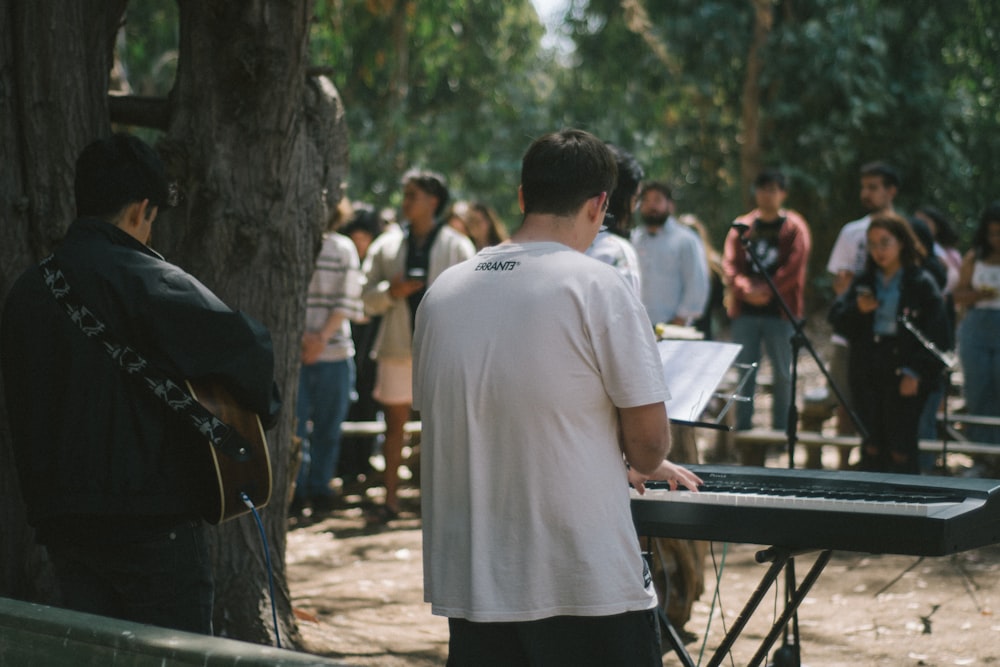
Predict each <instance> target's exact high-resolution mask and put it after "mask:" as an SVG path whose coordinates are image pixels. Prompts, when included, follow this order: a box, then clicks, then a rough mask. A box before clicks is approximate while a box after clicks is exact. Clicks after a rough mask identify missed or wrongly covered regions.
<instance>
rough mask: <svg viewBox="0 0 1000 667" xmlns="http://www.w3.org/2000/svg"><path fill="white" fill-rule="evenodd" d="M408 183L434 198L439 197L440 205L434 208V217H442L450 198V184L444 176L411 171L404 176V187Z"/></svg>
mask: <svg viewBox="0 0 1000 667" xmlns="http://www.w3.org/2000/svg"><path fill="white" fill-rule="evenodd" d="M407 183H413V184H414V185H416V186H417V187H418V188H420V189H421V190H423V191H424V192H426V193H427V194H429V195H431V196H432V197H437V200H438V203H437V206H436V207H435V208H434V217H438V216H439V215H441V212H442V211H444V207H445V206H447V205H448V198H449V197H450V195H449V193H448V184H447V181H445V179H444V176H442V175H441V174H439V173H437V172H436V171H428V170H426V169H410V170H408V171H407V172H406V173H405V174H403V185H406V184H407Z"/></svg>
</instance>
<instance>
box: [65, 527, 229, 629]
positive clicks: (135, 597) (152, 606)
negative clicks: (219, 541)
mask: <svg viewBox="0 0 1000 667" xmlns="http://www.w3.org/2000/svg"><path fill="white" fill-rule="evenodd" d="M48 550H49V555H50V556H51V558H52V563H53V565H54V566H55V573H56V578H57V579H58V581H59V586H60V588H61V589H62V596H63V606H64V607H66V608H67V609H73V610H76V611H82V612H86V613H88V614H99V615H101V616H111V617H114V618H120V619H124V620H128V621H135V622H138V623H148V624H150V625H158V626H161V627H164V628H173V629H176V630H186V631H188V632H198V633H202V634H206V635H211V634H212V603H213V597H214V594H213V585H212V568H211V562H210V560H209V553H208V545H207V543H206V542H205V537H204V535H203V534H202V526H201V525H200V522H196V521H190V522H185V523H183V524H181V525H179V526H176V527H175V528H172V529H168V530H164V531H162V532H160V533H158V534H156V535H153V536H149V537H146V538H145V539H142V540H141V541H131V542H125V543H115V544H107V543H101V544H73V545H58V546H56V545H52V546H49V547H48Z"/></svg>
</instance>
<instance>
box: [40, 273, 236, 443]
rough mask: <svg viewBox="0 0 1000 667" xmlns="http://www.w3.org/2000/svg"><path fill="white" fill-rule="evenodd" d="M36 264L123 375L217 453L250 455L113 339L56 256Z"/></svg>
mask: <svg viewBox="0 0 1000 667" xmlns="http://www.w3.org/2000/svg"><path fill="white" fill-rule="evenodd" d="M38 266H39V268H40V269H41V271H42V276H43V277H44V278H45V284H46V285H47V286H48V287H49V289H50V290H51V291H52V296H54V297H55V299H56V301H57V302H58V303H59V304H61V305H62V306H63V308H65V309H66V313H67V314H68V315H69V318H70V319H71V320H72V321H73V322H75V323H76V324H77V325H78V326H79V327H80V330H81V331H82V332H83V334H84V335H85V336H87V337H88V338H91V339H94V340H96V341H97V342H98V343H100V344H101V346H102V347H103V348H104V350H105V351H106V352H107V353H108V356H110V357H111V360H112V362H114V364H115V365H116V366H117V367H118V368H119V369H121V371H122V372H124V373H125V375H126V376H128V377H129V378H131V379H133V380H134V381H136V382H138V383H139V384H141V385H142V386H143V387H145V388H146V389H148V390H149V391H150V392H151V393H152V394H153V396H155V397H156V398H157V400H159V401H162V402H163V403H164V404H165V405H166V406H167V407H168V408H170V410H172V411H173V412H174V413H175V414H177V415H178V416H180V417H181V418H182V420H183V421H184V422H185V423H187V424H189V425H190V426H192V427H193V428H194V429H195V431H197V432H198V434H199V435H201V436H203V437H205V438H208V440H209V441H210V442H211V443H212V445H213V446H214V447H215V448H216V449H217V450H218V451H219V452H222V453H223V454H225V455H226V456H228V457H230V458H232V459H235V460H236V461H241V462H242V461H246V460H248V459H249V458H250V446H249V443H247V442H246V441H245V440H244V438H243V436H241V435H240V434H239V433H237V432H236V429H234V428H232V427H230V426H229V425H228V424H226V423H225V422H224V421H222V420H220V419H219V418H218V417H216V416H215V415H213V414H212V413H211V412H209V411H208V409H207V408H205V407H204V406H203V405H202V404H201V403H199V402H198V401H197V400H195V399H194V397H193V396H191V394H190V393H189V392H188V391H186V390H185V389H184V388H183V387H181V386H180V385H178V384H177V383H176V382H174V381H173V380H171V379H170V378H168V377H167V376H166V375H164V374H163V373H162V372H161V371H159V370H158V369H156V367H154V366H153V365H152V364H150V363H149V362H148V361H147V360H146V358H145V357H143V356H142V354H140V353H139V352H138V351H136V350H134V349H133V348H131V347H129V346H127V345H124V344H122V343H120V342H119V341H118V340H117V339H115V337H114V336H113V335H112V334H111V332H110V331H109V330H108V327H107V326H106V325H105V324H104V322H102V321H101V320H100V319H99V318H98V317H97V316H96V315H94V313H93V312H91V311H90V310H89V309H88V308H87V307H86V306H85V305H83V304H82V303H80V301H79V300H78V299H77V298H76V294H75V293H73V292H71V291H70V287H69V283H68V282H67V281H66V276H65V275H64V274H63V272H62V270H61V269H60V268H59V265H58V263H57V262H56V258H55V255H49V256H48V257H46V258H45V259H43V260H42V261H41V262H40V263H39V265H38Z"/></svg>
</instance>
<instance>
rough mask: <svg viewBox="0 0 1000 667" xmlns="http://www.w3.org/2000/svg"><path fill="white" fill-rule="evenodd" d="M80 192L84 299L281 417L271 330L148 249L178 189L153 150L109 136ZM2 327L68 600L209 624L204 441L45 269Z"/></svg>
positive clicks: (45, 537) (27, 448) (33, 500)
mask: <svg viewBox="0 0 1000 667" xmlns="http://www.w3.org/2000/svg"><path fill="white" fill-rule="evenodd" d="M74 190H75V195H76V209H77V215H78V218H77V219H76V220H75V221H74V222H73V223H72V224H71V226H70V227H69V230H68V232H67V234H66V237H65V238H64V239H63V241H62V242H61V244H60V245H59V247H58V249H57V250H56V251H55V260H56V264H57V265H58V268H59V269H60V270H61V271H62V273H63V275H64V276H65V279H66V283H67V284H68V285H69V287H70V290H71V292H72V293H73V294H74V296H75V298H76V299H77V300H78V301H79V302H80V303H81V304H83V305H85V306H86V307H87V308H88V309H89V310H90V311H92V312H93V313H94V314H95V315H96V317H97V318H98V319H99V320H100V321H102V322H103V323H104V324H105V325H106V326H107V328H108V329H109V330H110V331H111V332H113V334H114V337H115V338H116V339H117V340H119V341H120V342H121V343H123V344H125V345H128V346H130V347H132V348H135V349H136V350H138V351H139V352H140V353H141V354H142V355H144V356H145V357H146V359H147V360H148V361H149V362H150V363H151V364H152V365H154V366H156V367H157V368H158V369H159V370H161V371H162V372H163V373H165V374H166V375H167V376H168V377H171V378H177V379H179V380H184V379H192V380H199V379H205V378H211V379H212V380H214V381H217V382H218V383H220V384H221V385H222V386H223V387H224V388H225V389H227V390H228V391H229V392H230V393H232V395H233V396H234V397H235V398H236V400H237V401H238V402H240V403H241V404H242V405H244V406H245V407H246V408H248V409H251V410H253V411H254V412H256V413H257V414H258V415H259V416H260V417H261V419H262V420H263V422H264V423H265V426H270V425H272V424H273V423H274V421H275V418H276V416H277V412H278V408H279V406H280V399H279V398H278V393H277V389H276V385H275V384H274V378H273V375H274V358H273V350H272V346H271V338H270V334H269V333H268V331H267V330H266V329H265V328H264V327H263V326H262V325H261V324H259V323H258V322H256V321H254V320H252V319H250V318H249V317H247V316H246V315H244V314H243V313H240V312H236V311H233V310H232V309H230V308H229V307H228V306H226V305H225V304H224V303H222V301H220V300H219V299H218V297H216V296H215V295H214V294H212V292H210V291H209V290H208V289H207V288H206V287H205V286H204V285H202V284H201V283H200V282H198V281H197V280H196V279H195V278H193V277H192V276H190V275H188V274H187V273H185V272H184V271H182V270H181V269H180V268H178V267H177V266H174V265H173V264H170V263H169V262H167V261H165V260H164V259H163V257H162V256H160V255H159V254H158V253H156V252H155V251H153V250H152V249H150V248H149V247H148V246H147V243H148V242H149V238H150V233H151V229H152V225H153V222H154V220H155V219H156V216H157V212H158V211H159V210H160V208H162V207H165V206H169V205H170V199H171V197H170V188H169V186H168V183H167V179H166V175H165V170H164V166H163V163H162V162H161V161H160V159H159V157H158V156H157V154H156V153H155V152H154V151H153V149H152V148H151V147H150V146H148V145H147V144H145V143H143V142H142V141H141V140H139V139H137V138H135V137H132V136H128V135H124V134H118V135H114V136H111V137H108V138H105V139H101V140H98V141H95V142H94V143H92V144H90V145H89V146H87V147H86V148H85V149H84V150H83V152H82V153H81V154H80V156H79V158H78V160H77V163H76V179H75V187H74ZM0 334H2V337H0V364H2V371H3V379H4V393H5V397H6V404H7V411H8V415H9V419H10V425H11V432H12V436H13V445H14V456H15V461H16V464H17V470H18V475H19V479H20V485H21V491H22V494H23V496H24V501H25V505H26V509H27V513H28V520H29V522H30V523H31V524H32V525H33V526H34V528H35V529H36V539H37V541H38V542H39V543H40V544H44V545H45V546H46V547H47V549H48V552H49V555H50V557H51V560H52V563H53V565H54V569H55V574H56V578H57V581H58V583H59V587H60V589H61V593H62V605H63V606H65V607H67V608H69V609H75V610H78V611H84V612H89V613H95V614H101V615H105V616H113V617H117V618H122V619H127V620H131V621H138V622H141V623H149V624H153V625H159V626H163V627H169V628H176V629H179V630H187V631H193V632H201V633H205V634H211V633H212V604H213V582H212V572H211V564H210V559H209V552H208V549H207V546H206V542H205V539H204V535H203V533H202V531H203V527H204V523H203V521H202V520H201V518H200V516H201V512H200V509H201V506H200V503H199V494H202V495H203V494H204V490H205V488H208V487H207V486H206V483H207V482H208V481H211V480H210V479H206V477H207V476H210V475H211V474H212V472H213V471H211V470H209V469H207V466H206V465H205V461H206V460H207V459H206V448H207V447H208V445H207V441H206V440H205V438H204V437H202V436H200V435H198V434H197V433H196V432H194V431H193V430H192V429H190V428H189V427H188V426H187V425H186V424H184V423H183V421H182V420H181V419H180V418H179V416H178V415H177V414H176V413H174V412H173V411H171V410H170V409H169V408H168V407H167V405H166V404H165V403H163V402H162V401H159V400H158V399H157V398H156V397H155V396H154V395H153V394H152V393H151V392H150V391H147V390H146V389H145V388H143V387H142V386H141V385H140V384H139V383H137V382H135V381H134V380H133V379H131V378H129V377H128V376H126V374H125V373H124V372H123V371H122V370H121V369H120V368H119V367H117V366H116V365H115V364H114V362H113V361H112V360H111V358H110V357H109V356H108V354H107V352H106V351H105V349H104V347H103V345H102V344H101V343H100V342H98V341H96V340H93V339H88V336H86V335H85V334H84V332H83V331H81V328H80V326H79V324H78V323H77V322H75V321H74V320H73V319H71V318H70V317H69V316H68V314H67V312H66V310H65V307H64V306H63V305H62V304H61V303H60V302H58V301H57V300H56V298H55V297H54V295H53V292H52V291H51V290H50V288H49V286H47V284H46V283H45V281H44V279H43V277H42V272H41V270H40V268H39V267H38V266H34V267H31V268H29V269H28V270H27V271H25V272H24V273H23V274H22V275H21V277H20V278H19V279H18V280H17V281H16V283H15V284H14V286H13V287H12V289H11V290H10V293H9V295H8V297H7V300H6V303H5V306H4V311H3V318H2V331H0Z"/></svg>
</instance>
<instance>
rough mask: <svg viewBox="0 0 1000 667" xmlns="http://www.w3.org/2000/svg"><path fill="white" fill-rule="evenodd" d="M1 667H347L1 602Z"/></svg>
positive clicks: (267, 648)
mask: <svg viewBox="0 0 1000 667" xmlns="http://www.w3.org/2000/svg"><path fill="white" fill-rule="evenodd" d="M0 665H10V666H11V667H50V666H51V667H62V666H63V665H73V666H74V667H89V666H93V667H112V666H113V667H187V666H189V665H190V666H195V665H197V666H199V667H280V666H284V665H288V666H290V667H303V666H305V665H312V666H315V667H333V666H338V665H339V666H340V667H347V663H342V662H335V661H333V660H331V659H329V658H323V657H319V656H314V655H309V654H307V653H297V652H295V651H287V650H283V649H277V648H273V647H270V646H261V645H259V644H250V643H247V642H241V641H236V640H234V639H223V638H221V637H207V636H205V635H198V634H192V633H189V632H180V631H178V630H168V629H165V628H158V627H155V626H152V625H143V624H140V623H130V622H128V621H119V620H117V619H113V618H107V617H104V616H94V615H92V614H83V613H80V612H75V611H69V610H67V609H59V608H57V607H48V606H45V605H40V604H32V603H29V602H19V601H17V600H10V599H7V598H0Z"/></svg>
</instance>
